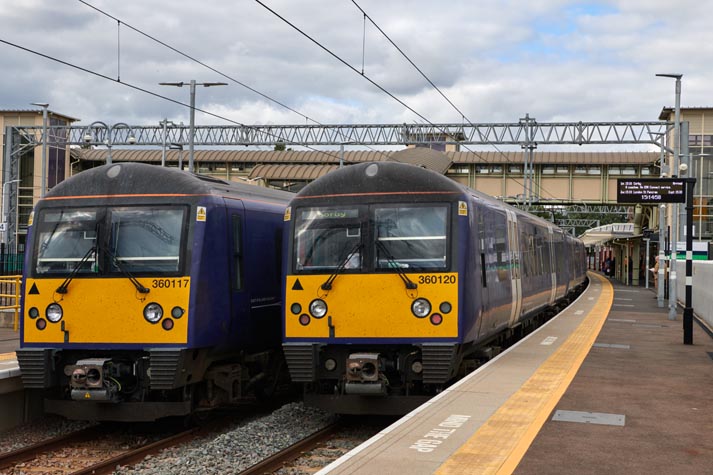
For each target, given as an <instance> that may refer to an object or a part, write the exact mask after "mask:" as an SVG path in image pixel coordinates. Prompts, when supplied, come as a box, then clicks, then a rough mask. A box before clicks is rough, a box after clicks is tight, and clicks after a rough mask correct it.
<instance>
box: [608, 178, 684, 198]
mask: <svg viewBox="0 0 713 475" xmlns="http://www.w3.org/2000/svg"><path fill="white" fill-rule="evenodd" d="M616 184H617V187H616V202H617V203H651V204H656V203H685V202H686V181H685V180H682V179H676V178H619V179H618V180H617V181H616Z"/></svg>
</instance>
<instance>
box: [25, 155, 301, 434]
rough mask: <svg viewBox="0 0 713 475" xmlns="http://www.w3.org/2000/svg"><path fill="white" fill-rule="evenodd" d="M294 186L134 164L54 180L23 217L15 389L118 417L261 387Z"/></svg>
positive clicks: (95, 416) (78, 414)
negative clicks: (18, 382) (26, 220)
mask: <svg viewBox="0 0 713 475" xmlns="http://www.w3.org/2000/svg"><path fill="white" fill-rule="evenodd" d="M291 196H292V195H291V194H290V193H286V192H282V191H277V190H268V189H265V188H260V187H256V186H252V185H248V184H237V183H231V182H226V181H223V180H217V179H213V178H209V177H203V176H200V175H194V174H190V173H186V172H183V171H179V170H176V169H169V168H163V167H158V166H151V165H145V164H140V163H118V164H111V165H104V166H101V167H97V168H94V169H91V170H87V171H84V172H82V173H79V174H77V175H75V176H73V177H71V178H69V179H67V180H66V181H64V182H62V183H60V184H59V185H57V186H56V187H55V188H53V189H52V190H51V191H50V192H49V193H47V196H46V197H44V198H43V199H41V200H40V201H39V202H38V204H37V206H36V207H35V210H34V212H33V217H32V218H31V222H30V226H29V233H28V240H27V246H26V260H25V275H24V279H23V281H24V285H23V290H22V292H23V305H22V309H21V311H22V316H21V349H20V350H19V351H18V352H17V357H18V361H19V364H20V369H21V371H22V380H23V383H24V386H25V388H27V389H28V390H36V391H40V392H42V395H43V399H44V405H45V410H46V411H47V412H50V413H57V414H61V415H64V416H66V417H69V418H72V419H86V420H123V421H141V420H154V419H157V418H160V417H165V416H185V415H188V414H191V413H193V412H194V411H196V410H197V409H200V408H201V407H210V406H213V405H215V404H218V403H221V402H232V401H236V400H238V399H240V398H242V397H244V396H245V395H246V394H248V393H251V392H253V393H265V392H269V391H270V389H271V385H272V384H273V382H274V379H275V375H276V374H277V370H276V369H277V368H278V367H280V366H281V361H282V360H281V358H282V356H281V351H280V335H279V332H278V331H277V330H276V329H277V328H279V325H280V306H281V298H280V297H281V296H280V295H279V291H278V289H279V288H280V283H279V280H280V271H279V270H280V262H281V247H282V244H281V242H282V241H281V236H282V227H283V214H284V210H285V207H286V204H287V202H288V200H289V198H290V197H291Z"/></svg>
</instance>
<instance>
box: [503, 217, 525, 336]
mask: <svg viewBox="0 0 713 475" xmlns="http://www.w3.org/2000/svg"><path fill="white" fill-rule="evenodd" d="M506 212H507V220H508V244H509V250H510V269H511V273H510V278H511V280H512V282H511V286H510V288H511V289H512V290H511V294H512V305H511V307H510V308H511V310H510V325H509V326H510V327H512V326H513V325H515V323H516V322H517V320H518V318H519V317H520V313H521V312H522V274H521V269H520V243H519V238H518V236H519V233H518V228H517V216H516V215H515V212H514V211H512V210H509V209H508V210H506Z"/></svg>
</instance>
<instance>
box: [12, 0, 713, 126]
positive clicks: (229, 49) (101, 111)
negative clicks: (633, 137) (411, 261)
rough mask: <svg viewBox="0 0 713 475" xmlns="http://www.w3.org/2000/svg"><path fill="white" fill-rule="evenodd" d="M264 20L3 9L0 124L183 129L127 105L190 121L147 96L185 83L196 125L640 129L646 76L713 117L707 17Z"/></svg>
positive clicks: (635, 8)
mask: <svg viewBox="0 0 713 475" xmlns="http://www.w3.org/2000/svg"><path fill="white" fill-rule="evenodd" d="M261 2H262V4H263V5H264V6H263V5H261V4H260V2H258V1H255V0H234V1H229V2H228V1H224V0H223V1H220V0H201V1H200V2H196V1H192V2H187V1H176V0H171V1H169V0H124V1H122V2H116V1H108V0H86V2H82V1H78V0H23V1H21V2H11V1H8V0H5V1H2V2H0V40H2V42H0V109H32V108H33V106H31V105H30V103H32V102H46V103H49V104H50V106H49V108H50V110H52V111H55V112H57V113H61V114H64V115H67V116H70V117H75V118H78V119H81V122H79V123H78V124H79V125H88V124H90V123H92V122H94V121H97V120H101V121H103V122H105V123H108V124H111V123H116V122H125V123H128V124H130V125H157V124H158V122H159V121H161V120H162V119H164V118H167V119H168V120H171V121H174V122H176V123H178V122H181V121H183V122H184V123H186V124H187V123H188V120H189V110H188V108H187V107H186V106H185V105H180V104H176V103H174V102H171V101H170V100H167V99H164V98H161V97H157V96H154V95H151V94H149V93H147V92H143V91H141V90H140V89H143V90H146V91H150V92H151V93H154V94H156V95H161V96H165V97H166V98H168V99H171V100H174V101H179V102H183V103H184V104H188V102H189V88H188V87H183V88H178V87H171V86H160V85H159V84H158V83H160V82H180V81H183V82H188V81H190V80H191V79H194V80H196V81H197V82H199V83H200V82H219V81H220V82H226V83H228V85H227V86H221V87H210V88H205V87H200V86H199V87H197V89H196V107H197V108H198V109H201V110H204V111H208V112H210V113H211V114H214V115H208V114H204V113H201V112H197V113H196V124H197V125H213V124H215V125H230V124H235V123H239V124H247V125H255V124H310V123H321V124H342V123H353V124H379V123H384V124H394V123H424V122H425V121H426V120H427V121H430V122H432V123H462V122H472V123H493V122H517V121H518V119H519V118H522V117H524V116H525V114H529V115H530V117H534V118H535V119H536V120H537V121H538V122H554V121H558V122H560V121H561V122H578V121H585V122H586V121H652V120H657V119H658V116H659V113H660V112H661V109H662V108H663V107H664V106H667V107H672V106H673V105H674V97H675V87H674V86H675V85H674V80H673V79H668V78H659V77H655V74H656V73H679V74H683V79H682V99H681V104H682V105H683V106H684V107H694V106H695V107H697V106H713V98H709V94H710V92H711V84H712V83H711V81H710V79H711V76H712V73H713V61H711V57H712V56H713V28H711V24H713V10H711V9H710V8H708V6H707V5H706V4H707V2H700V1H698V0H695V1H694V0H679V1H677V2H671V1H670V0H667V1H663V0H619V1H589V2H578V1H567V0H534V1H529V2H525V1H514V0H512V1H504V0H500V1H496V0H464V1H460V0H449V1H448V2H445V1H433V0H432V1H423V0H408V1H406V0H390V1H383V0H358V1H356V2H354V1H352V0H299V1H297V0H261ZM92 7H95V8H92ZM265 7H268V8H270V9H272V10H273V11H274V12H275V13H277V14H279V15H280V16H281V17H282V18H283V19H284V20H286V21H288V22H290V23H291V24H292V25H294V26H295V27H297V28H299V29H300V30H302V31H303V32H304V33H306V34H307V35H309V36H310V37H311V38H312V39H313V40H314V41H312V40H310V39H308V38H306V37H305V36H303V35H302V34H301V33H300V32H298V31H297V30H296V29H294V28H293V27H292V26H290V25H289V24H287V23H286V22H285V21H283V19H281V18H279V17H278V16H276V15H275V13H273V12H271V11H269V10H268V9H267V8H265ZM360 8H361V10H363V11H364V12H365V13H366V14H367V15H368V17H369V18H371V20H373V22H374V23H375V24H376V25H374V23H371V22H369V21H368V20H367V21H366V23H365V18H364V14H363V13H362V11H361V10H360ZM97 9H99V10H102V11H103V12H105V13H106V14H108V15H111V16H112V17H113V18H111V17H109V16H107V15H105V14H103V13H101V12H100V11H98V10H97ZM379 29H380V30H381V31H383V32H384V33H385V34H386V35H388V38H390V39H391V41H393V43H394V44H395V45H396V46H397V47H398V48H399V49H400V50H401V51H402V52H403V53H405V54H406V55H407V56H408V58H409V59H410V60H411V61H412V62H413V63H414V64H415V65H416V66H417V67H418V68H419V69H420V70H421V71H422V72H423V73H424V74H425V76H427V77H428V79H429V80H430V81H431V82H432V83H433V84H435V86H437V87H438V90H440V91H441V93H443V95H445V96H446V97H447V98H448V100H449V101H450V102H451V103H452V105H451V104H449V102H448V101H447V100H446V99H445V98H444V97H443V96H442V95H441V94H440V93H439V92H438V90H436V89H435V88H434V87H433V86H432V85H431V84H429V82H428V81H427V80H426V79H424V77H423V76H422V75H421V74H420V73H419V72H418V71H417V70H416V69H415V68H414V66H412V65H411V64H410V63H409V61H408V60H407V59H405V58H404V56H402V54H401V53H400V52H399V50H398V49H397V48H396V47H394V45H392V44H391V43H390V42H389V40H388V39H387V38H386V37H385V36H384V35H383V34H382V33H381V32H380V31H379ZM146 35H149V36H150V37H153V39H151V38H149V37H148V36H146ZM155 40H158V41H160V42H162V43H164V44H163V45H162V44H160V43H159V42H158V41H155ZM8 43H11V44H12V45H11V44H8ZM13 45H14V46H13ZM166 45H167V46H168V47H167V46H166ZM320 45H321V46H320ZM169 47H170V48H169ZM22 48H24V49H22ZM171 48H172V49H171ZM325 49H326V50H329V51H331V53H332V54H330V53H329V52H328V51H326V50H325ZM28 50H31V51H34V52H36V53H40V54H41V55H44V56H40V55H38V54H35V53H32V52H30V51H28ZM179 52H180V53H183V54H180V53H179ZM333 55H334V56H337V57H338V58H340V59H337V58H335V57H334V56H333ZM186 56H190V57H192V58H194V59H196V60H198V61H200V62H201V63H203V64H199V63H198V62H196V61H193V60H191V59H189V58H187V57H186ZM48 57H52V58H56V59H57V60H60V61H62V63H60V62H57V61H53V60H51V59H49V58H48ZM345 63H346V64H345ZM70 65H73V66H75V67H72V66H70ZM206 65H207V66H209V67H210V68H212V69H209V68H208V67H206ZM362 71H363V74H362ZM92 73H95V74H92ZM102 76H104V77H102ZM118 80H120V81H121V82H119V81H118ZM370 81H372V82H373V83H376V84H378V85H379V86H380V87H381V88H382V89H384V90H386V91H388V93H390V94H392V95H393V96H395V97H396V98H398V99H399V101H401V102H402V103H403V104H406V105H407V106H408V108H407V107H405V106H404V105H403V104H401V103H399V102H398V101H396V100H395V99H393V98H392V97H390V96H389V95H388V94H387V93H385V92H384V91H382V90H380V89H379V88H377V87H376V86H375V85H374V84H373V83H372V82H370ZM239 83H241V84H243V85H246V86H249V87H250V88H252V89H253V90H255V91H259V93H261V94H262V95H260V94H258V93H256V92H254V91H251V90H250V89H248V88H246V87H244V86H243V85H240V84H239ZM264 96H268V97H270V98H272V99H274V100H275V101H279V102H280V103H282V104H284V105H285V106H288V107H289V109H288V108H285V107H283V106H281V105H279V104H278V103H276V102H273V101H270V100H268V99H266V98H265V97H264ZM409 108H410V109H412V110H409ZM290 109H292V110H290ZM294 111H297V112H298V113H296V112H294ZM414 111H415V113H414Z"/></svg>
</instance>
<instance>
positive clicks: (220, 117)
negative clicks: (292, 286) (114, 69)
mask: <svg viewBox="0 0 713 475" xmlns="http://www.w3.org/2000/svg"><path fill="white" fill-rule="evenodd" d="M0 43H3V44H6V45H8V46H12V47H14V48H17V49H20V50H22V51H25V52H27V53H31V54H34V55H36V56H39V57H42V58H45V59H48V60H50V61H54V62H56V63H59V64H62V65H64V66H68V67H70V68H74V69H77V70H79V71H82V72H84V73H87V74H91V75H92V76H96V77H98V78H101V79H105V80H107V81H111V82H113V83H115V84H120V85H122V86H124V87H128V88H130V89H133V90H135V91H139V92H143V93H144V94H148V95H150V96H153V97H156V98H159V99H163V100H165V101H169V102H172V103H174V104H178V105H180V106H184V107H190V104H186V103H184V102H181V101H178V100H176V99H172V98H170V97H167V96H163V95H161V94H159V93H157V92H153V91H150V90H148V89H145V88H143V87H140V86H137V85H135V84H131V83H128V82H126V81H119V80H117V79H114V78H112V77H109V76H107V75H105V74H101V73H98V72H96V71H92V70H91V69H88V68H85V67H82V66H79V65H76V64H73V63H70V62H68V61H64V60H62V59H59V58H56V57H54V56H50V55H48V54H45V53H41V52H39V51H35V50H33V49H31V48H27V47H25V46H22V45H18V44H16V43H13V42H11V41H7V40H5V39H2V38H0ZM195 110H197V111H199V112H202V113H203V114H206V115H209V116H211V117H215V118H216V119H220V120H224V121H226V122H229V123H231V124H234V125H239V126H240V127H245V128H248V129H255V128H256V127H254V126H251V125H247V124H243V123H241V122H238V121H235V120H233V119H230V118H228V117H224V116H221V115H219V114H215V113H213V112H210V111H207V110H204V109H200V108H198V107H195ZM262 133H265V134H266V135H269V136H272V137H275V138H276V139H279V140H278V141H281V142H284V139H283V138H282V137H278V136H277V135H275V134H273V133H270V132H268V131H262ZM289 144H290V145H299V146H301V147H305V148H307V149H309V150H312V151H313V152H318V153H321V154H324V155H327V156H328V157H331V158H333V159H336V160H338V159H339V156H338V155H334V154H332V153H330V152H328V151H325V150H319V149H316V148H314V147H310V146H308V145H302V144H298V143H294V142H289Z"/></svg>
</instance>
